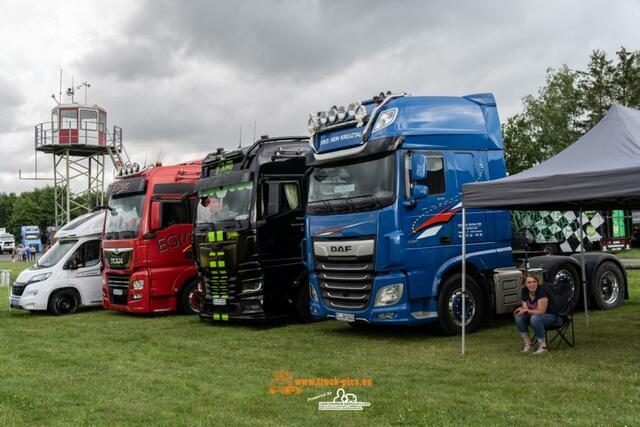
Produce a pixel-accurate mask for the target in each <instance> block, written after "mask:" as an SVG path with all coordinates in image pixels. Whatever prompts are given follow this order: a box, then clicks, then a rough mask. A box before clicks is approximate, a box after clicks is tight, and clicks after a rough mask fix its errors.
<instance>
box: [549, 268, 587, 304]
mask: <svg viewBox="0 0 640 427" xmlns="http://www.w3.org/2000/svg"><path fill="white" fill-rule="evenodd" d="M548 277H549V279H550V280H551V282H552V283H554V284H556V285H560V284H562V285H567V286H571V287H572V288H573V308H575V307H576V305H578V303H579V302H580V298H581V295H582V284H581V283H580V275H579V274H578V271H577V270H576V269H575V267H574V266H573V265H571V264H568V263H564V264H560V265H558V266H557V267H555V268H553V269H552V270H551V271H549V276H548Z"/></svg>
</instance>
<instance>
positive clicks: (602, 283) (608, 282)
mask: <svg viewBox="0 0 640 427" xmlns="http://www.w3.org/2000/svg"><path fill="white" fill-rule="evenodd" d="M598 288H599V289H600V297H601V298H602V301H603V302H604V303H606V304H612V303H614V302H615V301H616V300H617V299H618V295H619V294H620V284H619V283H618V278H617V277H616V275H615V274H613V272H612V271H607V272H605V273H604V274H603V275H602V276H600V280H599V281H598Z"/></svg>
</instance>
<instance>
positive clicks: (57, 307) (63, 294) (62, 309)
mask: <svg viewBox="0 0 640 427" xmlns="http://www.w3.org/2000/svg"><path fill="white" fill-rule="evenodd" d="M78 305H79V302H78V295H77V294H76V292H75V291H72V290H70V289H65V290H62V291H58V292H56V293H55V294H53V295H51V297H50V298H49V307H48V310H49V313H51V314H55V315H56V316H61V315H63V314H73V313H75V312H76V311H77V310H78Z"/></svg>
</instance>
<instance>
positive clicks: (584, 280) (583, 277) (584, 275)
mask: <svg viewBox="0 0 640 427" xmlns="http://www.w3.org/2000/svg"><path fill="white" fill-rule="evenodd" d="M580 278H581V280H580V281H581V282H582V296H583V298H584V318H585V320H586V322H587V326H589V309H588V308H587V273H586V270H585V267H584V228H583V224H582V204H580Z"/></svg>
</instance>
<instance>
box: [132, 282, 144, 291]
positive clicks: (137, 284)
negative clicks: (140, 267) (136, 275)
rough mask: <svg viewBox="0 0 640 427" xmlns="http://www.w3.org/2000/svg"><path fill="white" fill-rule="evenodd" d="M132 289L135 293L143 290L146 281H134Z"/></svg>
mask: <svg viewBox="0 0 640 427" xmlns="http://www.w3.org/2000/svg"><path fill="white" fill-rule="evenodd" d="M131 288H132V289H133V290H134V291H139V290H141V289H144V280H134V281H133V283H132V284H131Z"/></svg>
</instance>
